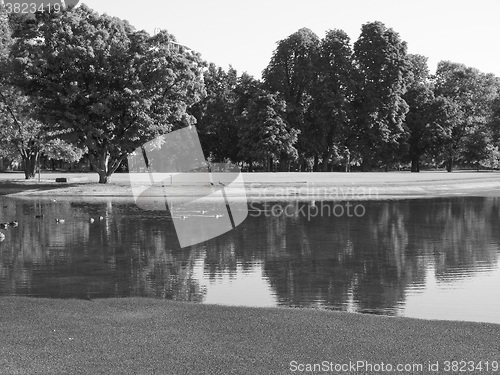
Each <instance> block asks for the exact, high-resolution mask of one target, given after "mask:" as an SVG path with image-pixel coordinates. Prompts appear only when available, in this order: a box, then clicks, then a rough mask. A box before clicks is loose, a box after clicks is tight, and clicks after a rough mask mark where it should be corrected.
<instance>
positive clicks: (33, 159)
mask: <svg viewBox="0 0 500 375" xmlns="http://www.w3.org/2000/svg"><path fill="white" fill-rule="evenodd" d="M37 161H38V152H29V153H26V154H24V155H23V163H24V177H25V179H26V180H29V179H32V178H35V169H36V163H37Z"/></svg>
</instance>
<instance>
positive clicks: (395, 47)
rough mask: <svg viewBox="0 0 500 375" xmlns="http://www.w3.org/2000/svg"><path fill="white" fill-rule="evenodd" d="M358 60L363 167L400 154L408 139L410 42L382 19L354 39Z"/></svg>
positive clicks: (358, 116) (359, 138) (359, 142)
mask: <svg viewBox="0 0 500 375" xmlns="http://www.w3.org/2000/svg"><path fill="white" fill-rule="evenodd" d="M354 60H355V64H356V86H357V88H356V95H355V99H354V106H355V112H356V119H357V121H356V125H357V128H356V133H357V140H356V143H357V146H358V151H359V153H360V154H361V155H362V158H363V161H362V168H363V170H369V169H370V168H371V166H372V165H373V164H374V163H375V162H379V161H381V162H383V163H385V164H386V165H387V163H389V162H391V161H393V160H394V159H396V158H397V157H399V153H400V152H401V150H400V144H401V143H402V141H403V140H404V135H405V129H404V127H403V121H404V118H405V114H406V112H407V111H408V105H407V104H406V102H405V101H404V99H403V94H404V93H405V91H406V84H407V75H408V62H407V55H406V43H405V42H403V41H402V40H401V39H400V37H399V35H398V34H397V33H396V32H395V31H394V30H392V29H390V28H387V27H386V26H385V25H384V24H383V23H381V22H372V23H367V24H365V25H363V26H362V29H361V35H360V37H359V38H358V40H357V41H356V42H355V43H354Z"/></svg>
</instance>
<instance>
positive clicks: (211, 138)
mask: <svg viewBox="0 0 500 375" xmlns="http://www.w3.org/2000/svg"><path fill="white" fill-rule="evenodd" d="M203 81H204V83H205V90H206V96H205V97H204V98H203V99H202V100H201V101H200V102H199V103H197V104H196V105H195V106H194V108H193V111H192V112H193V114H194V116H195V117H196V120H197V129H198V131H199V132H200V139H201V143H202V146H203V149H204V151H205V153H206V154H207V156H209V157H210V159H213V160H215V161H218V162H222V161H224V160H225V159H230V160H233V161H235V160H237V158H238V148H237V145H238V128H237V113H236V111H235V110H236V108H235V106H236V100H237V94H236V91H235V90H236V85H237V81H238V77H237V72H236V70H234V69H232V68H230V69H229V71H228V72H227V73H226V72H225V71H224V70H223V69H222V68H218V67H216V66H215V64H213V63H211V64H209V66H208V69H207V70H206V71H205V72H204V75H203Z"/></svg>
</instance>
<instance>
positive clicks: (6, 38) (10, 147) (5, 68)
mask: <svg viewBox="0 0 500 375" xmlns="http://www.w3.org/2000/svg"><path fill="white" fill-rule="evenodd" d="M12 44H13V39H12V30H11V25H10V22H9V18H8V16H7V12H6V10H5V8H4V7H3V5H1V6H0V122H1V123H2V126H1V128H0V149H1V153H2V155H3V156H10V157H14V158H15V157H17V155H19V156H20V157H21V159H22V162H23V167H24V173H25V177H26V179H29V178H33V177H34V176H35V167H36V165H37V162H38V157H39V155H40V150H41V147H42V146H43V144H44V141H46V140H47V139H48V137H49V135H50V134H49V133H50V132H49V131H48V129H47V127H46V126H45V125H44V124H42V123H41V122H40V121H37V120H36V119H34V118H33V116H32V112H33V106H34V105H35V104H34V103H33V101H32V100H31V98H30V97H28V96H26V95H23V94H22V93H21V92H20V91H19V90H18V89H17V88H16V87H14V86H13V85H12V83H11V78H12V60H11V59H10V57H9V55H10V51H11V48H12Z"/></svg>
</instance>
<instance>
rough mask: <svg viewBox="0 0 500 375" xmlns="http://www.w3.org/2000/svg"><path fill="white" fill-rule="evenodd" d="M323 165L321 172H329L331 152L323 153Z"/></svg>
mask: <svg viewBox="0 0 500 375" xmlns="http://www.w3.org/2000/svg"><path fill="white" fill-rule="evenodd" d="M322 157H323V163H322V165H321V170H322V171H323V172H328V161H329V160H330V152H328V151H325V152H323V155H322Z"/></svg>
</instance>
